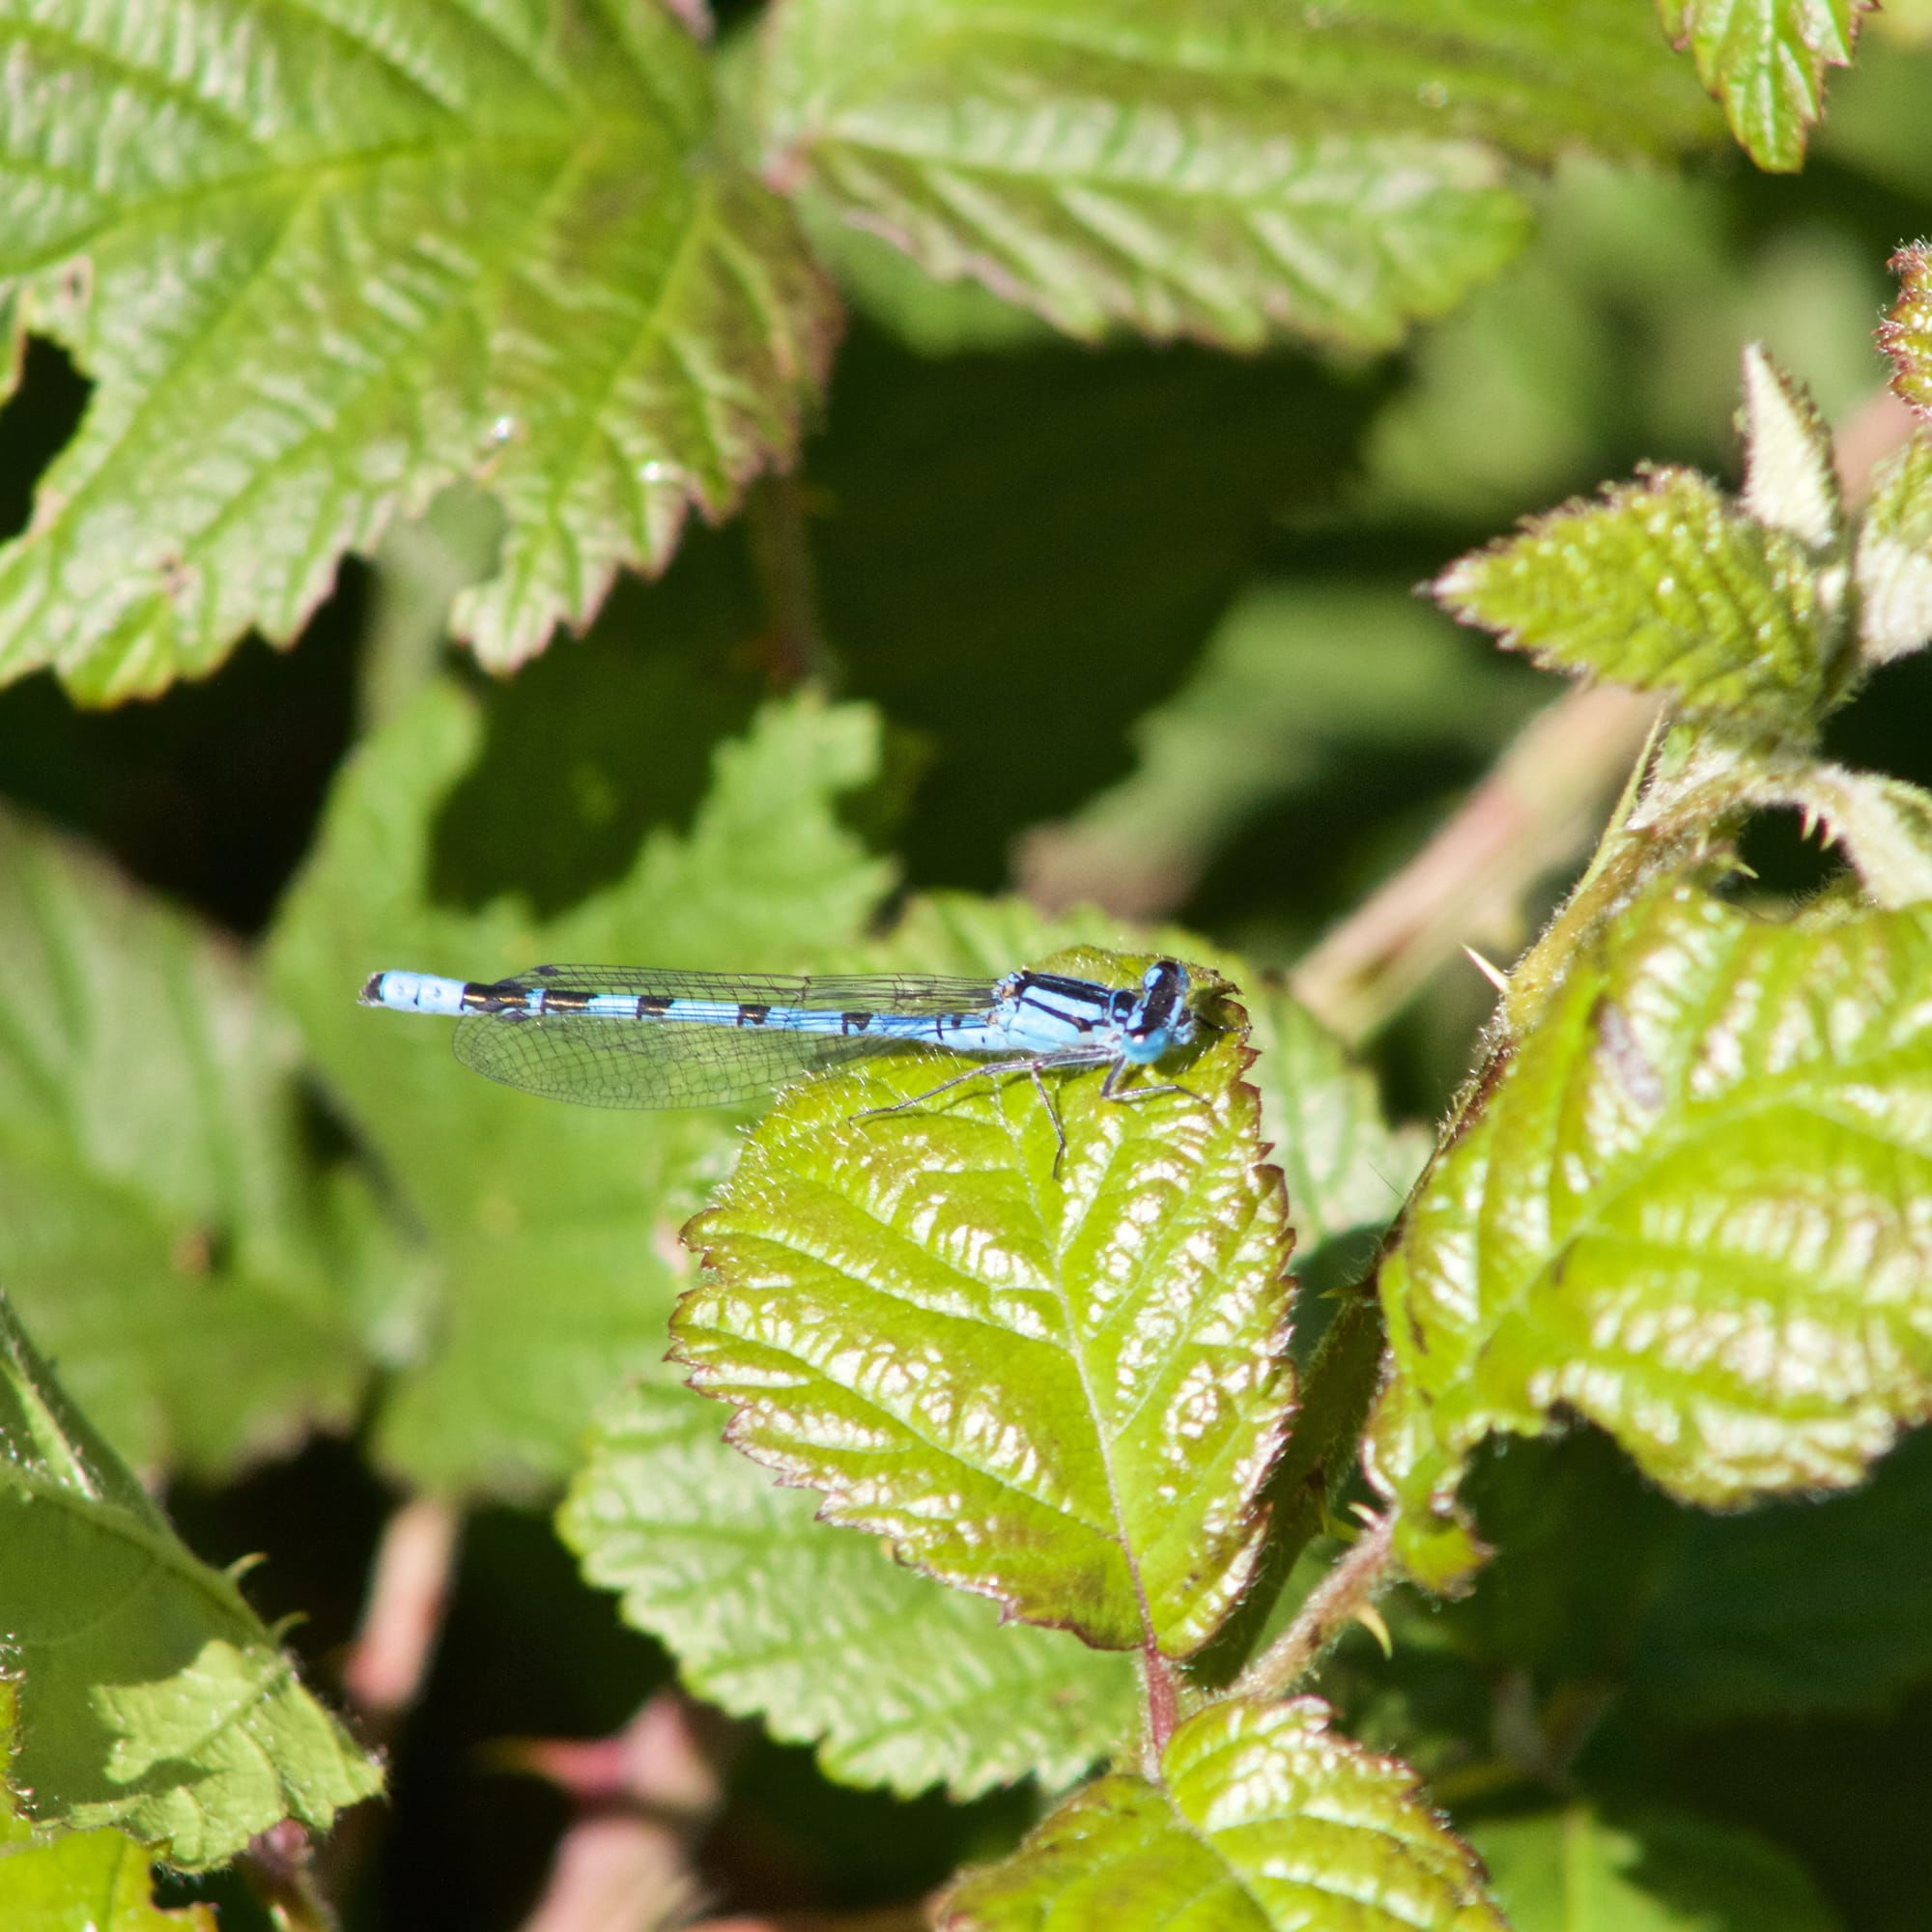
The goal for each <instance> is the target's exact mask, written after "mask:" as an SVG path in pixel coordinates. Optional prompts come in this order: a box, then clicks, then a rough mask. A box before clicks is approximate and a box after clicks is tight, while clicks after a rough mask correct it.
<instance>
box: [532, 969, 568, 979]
mask: <svg viewBox="0 0 1932 1932" xmlns="http://www.w3.org/2000/svg"><path fill="white" fill-rule="evenodd" d="M561 970H562V969H561V968H560V967H556V966H539V967H538V968H537V978H538V979H539V980H549V979H553V978H554V976H555V975H556V974H557V973H558V972H560V971H561Z"/></svg>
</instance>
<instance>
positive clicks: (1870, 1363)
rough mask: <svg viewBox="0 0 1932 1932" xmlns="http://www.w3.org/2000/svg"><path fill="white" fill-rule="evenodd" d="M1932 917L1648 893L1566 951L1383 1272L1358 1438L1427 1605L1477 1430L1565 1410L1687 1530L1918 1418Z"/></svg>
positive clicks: (1926, 1390) (1930, 1241)
mask: <svg viewBox="0 0 1932 1932" xmlns="http://www.w3.org/2000/svg"><path fill="white" fill-rule="evenodd" d="M1928 983H1932V908H1927V907H1924V906H1919V907H1914V908H1910V909H1907V910H1903V911H1898V912H1867V913H1857V914H1846V913H1841V914H1837V915H1835V916H1832V917H1820V918H1818V919H1816V920H1815V921H1813V922H1810V923H1793V924H1787V925H1774V924H1768V923H1758V922H1755V921H1753V920H1750V919H1747V918H1746V917H1745V916H1743V915H1742V914H1739V913H1737V912H1734V911H1731V910H1729V909H1728V908H1726V907H1724V906H1722V905H1719V904H1718V903H1716V902H1715V901H1713V900H1711V899H1708V898H1706V897H1703V896H1701V895H1698V894H1697V893H1695V892H1694V891H1692V890H1690V889H1689V888H1685V887H1666V888H1662V889H1657V890H1653V892H1652V893H1650V894H1649V895H1647V896H1646V897H1644V898H1643V899H1641V900H1639V901H1638V903H1637V904H1636V905H1635V906H1634V907H1633V908H1632V909H1631V910H1630V911H1629V912H1628V913H1627V914H1626V915H1625V916H1624V917H1623V919H1622V920H1621V921H1620V922H1619V923H1618V925H1617V927H1616V928H1615V930H1614V931H1613V932H1612V933H1611V934H1610V936H1608V937H1607V938H1605V939H1604V940H1601V941H1600V942H1599V943H1598V944H1597V946H1596V947H1595V948H1594V949H1593V950H1592V951H1590V952H1585V953H1583V954H1581V955H1579V956H1578V957H1577V958H1576V959H1575V960H1574V961H1573V963H1572V964H1571V966H1570V969H1569V971H1568V974H1567V976H1566V977H1565V979H1564V980H1562V982H1561V983H1560V984H1559V985H1558V987H1557V988H1556V990H1555V992H1554V993H1553V994H1552V995H1551V997H1550V1000H1549V1003H1548V1009H1547V1010H1546V1013H1545V1016H1544V1019H1543V1021H1542V1023H1541V1024H1540V1025H1539V1026H1538V1027H1537V1028H1536V1029H1535V1030H1534V1032H1532V1033H1531V1034H1530V1035H1529V1036H1528V1037H1525V1038H1524V1039H1523V1040H1522V1042H1521V1043H1520V1045H1519V1047H1518V1048H1517V1050H1516V1054H1515V1057H1514V1060H1513V1062H1512V1063H1511V1064H1510V1065H1509V1066H1508V1069H1507V1071H1506V1072H1504V1074H1503V1075H1502V1078H1501V1080H1500V1082H1499V1084H1498V1085H1497V1086H1496V1088H1495V1090H1494V1092H1493V1093H1492V1094H1491V1095H1490V1096H1489V1098H1488V1100H1487V1103H1486V1104H1484V1105H1483V1106H1482V1108H1481V1110H1480V1112H1479V1113H1478V1114H1477V1116H1476V1117H1475V1119H1474V1120H1473V1122H1471V1124H1470V1125H1469V1126H1468V1127H1467V1129H1466V1131H1464V1133H1463V1136H1462V1138H1461V1139H1460V1140H1459V1141H1458V1142H1457V1143H1456V1144H1455V1146H1454V1147H1453V1148H1452V1149H1451V1150H1450V1151H1448V1152H1447V1153H1446V1154H1445V1155H1444V1156H1443V1157H1442V1159H1441V1160H1440V1161H1439V1162H1438V1163H1437V1165H1436V1168H1435V1173H1434V1174H1433V1176H1432V1178H1431V1180H1430V1183H1429V1185H1428V1187H1427V1188H1426V1189H1425V1190H1424V1191H1423V1192H1422V1194H1421V1195H1420V1196H1419V1198H1418V1199H1417V1201H1416V1202H1415V1203H1414V1204H1413V1206H1412V1207H1411V1208H1410V1212H1409V1217H1408V1220H1407V1222H1406V1227H1405V1231H1404V1237H1403V1239H1402V1241H1401V1243H1400V1245H1399V1246H1398V1247H1397V1249H1396V1250H1395V1252H1394V1253H1393V1254H1392V1255H1391V1256H1390V1258H1389V1260H1388V1261H1387V1263H1386V1264H1384V1266H1383V1268H1382V1270H1381V1276H1380V1289H1381V1294H1382V1302H1383V1307H1384V1310H1385V1312H1386V1315H1387V1322H1388V1333H1389V1342H1390V1347H1391V1349H1392V1350H1393V1354H1394V1360H1395V1365H1396V1374H1395V1377H1394V1379H1393V1381H1392V1383H1391V1384H1390V1387H1389V1389H1388V1391H1387V1393H1386V1395H1385V1397H1384V1400H1383V1403H1382V1406H1381V1407H1380V1409H1379V1411H1378V1417H1377V1421H1376V1425H1375V1429H1374V1432H1373V1437H1372V1442H1373V1457H1374V1461H1375V1463H1376V1466H1377V1469H1378V1475H1379V1478H1380V1480H1381V1481H1382V1482H1383V1483H1384V1484H1385V1485H1386V1486H1387V1488H1388V1490H1389V1491H1390V1492H1391V1493H1392V1494H1393V1495H1394V1497H1395V1499H1396V1502H1397V1504H1398V1506H1399V1516H1398V1522H1397V1545H1398V1548H1399V1549H1400V1551H1401V1553H1402V1555H1403V1558H1404V1560H1405V1562H1406V1563H1407V1564H1408V1566H1409V1568H1410V1569H1411V1571H1412V1572H1413V1573H1414V1574H1415V1575H1416V1576H1417V1577H1418V1578H1419V1579H1420V1580H1423V1581H1425V1582H1428V1583H1430V1584H1432V1585H1433V1586H1435V1587H1441V1586H1442V1585H1444V1584H1446V1583H1450V1582H1453V1581H1455V1580H1456V1579H1457V1578H1458V1577H1461V1576H1462V1575H1463V1574H1465V1573H1466V1571H1467V1569H1468V1568H1469V1567H1470V1565H1471V1564H1472V1562H1473V1561H1474V1551H1473V1548H1471V1546H1470V1545H1469V1543H1468V1540H1467V1535H1466V1532H1465V1531H1464V1530H1463V1528H1462V1527H1461V1526H1460V1524H1459V1523H1458V1522H1457V1521H1456V1520H1455V1518H1454V1514H1453V1503H1454V1495H1455V1491H1456V1487H1457V1484H1458V1481H1459V1479H1460V1476H1461V1473H1462V1468H1463V1460H1464V1458H1465V1457H1466V1456H1467V1454H1468V1453H1469V1451H1470V1450H1471V1449H1472V1448H1473V1447H1474V1446H1475V1444H1476V1443H1477V1442H1478V1441H1479V1440H1480V1439H1481V1438H1482V1437H1483V1436H1485V1435H1489V1434H1491V1433H1492V1432H1496V1431H1503V1432H1509V1433H1513V1434H1517V1435H1535V1434H1537V1433H1539V1432H1540V1431H1541V1430H1543V1429H1544V1428H1546V1427H1547V1426H1548V1421H1549V1418H1550V1416H1551V1413H1552V1411H1554V1410H1557V1409H1559V1408H1567V1409H1570V1410H1573V1411H1576V1412H1577V1413H1579V1414H1582V1415H1585V1416H1587V1417H1589V1418H1590V1419H1591V1420H1593V1421H1595V1422H1597V1423H1599V1424H1601V1425H1602V1426H1603V1427H1604V1428H1605V1429H1606V1430H1607V1431H1608V1432H1609V1433H1610V1434H1611V1435H1614V1436H1615V1437H1616V1438H1617V1440H1618V1441H1619V1442H1620V1443H1621V1444H1622V1445H1623V1447H1624V1448H1625V1450H1626V1451H1628V1453H1629V1454H1630V1455H1631V1456H1633V1457H1634V1459H1635V1460H1636V1462H1637V1463H1638V1465H1639V1466H1640V1467H1641V1468H1642V1469H1643V1470H1644V1471H1645V1472H1646V1473H1647V1474H1648V1475H1649V1476H1650V1477H1651V1478H1652V1479H1653V1480H1654V1481H1656V1482H1658V1483H1660V1484H1662V1486H1663V1487H1664V1488H1665V1489H1666V1490H1668V1491H1669V1492H1671V1493H1672V1494H1674V1495H1676V1496H1678V1497H1680V1498H1681V1499H1683V1500H1685V1501H1688V1502H1692V1503H1697V1504H1701V1505H1703V1506H1705V1507H1707V1508H1722V1507H1725V1506H1730V1505H1735V1504H1738V1503H1741V1502H1744V1501H1746V1500H1747V1499H1749V1498H1750V1497H1752V1496H1755V1495H1759V1494H1762V1493H1765V1492H1775V1491H1781V1490H1796V1489H1825V1488H1837V1487H1842V1486H1845V1485H1848V1484H1851V1483H1855V1482H1857V1481H1859V1480H1860V1478H1861V1476H1862V1475H1863V1473H1864V1471H1865V1469H1866V1467H1867V1466H1868V1464H1869V1463H1871V1461H1872V1460H1873V1459H1874V1458H1875V1457H1876V1456H1877V1455H1879V1454H1880V1453H1881V1452H1882V1451H1883V1450H1884V1449H1885V1448H1886V1446H1887V1445H1888V1444H1889V1442H1890V1441H1891V1439H1892V1437H1893V1435H1895V1433H1896V1432H1897V1430H1898V1428H1899V1427H1900V1426H1901V1425H1902V1424H1904V1423H1907V1422H1911V1421H1914V1420H1917V1419H1918V1418H1920V1417H1923V1416H1925V1415H1926V1414H1928V1413H1932V1265H1928V1260H1932V1223H1928V1220H1927V1213H1926V1205H1927V1203H1928V1202H1932V1185H1928V1164H1932V1004H1928V1002H1927V1000H1926V997H1925V988H1926V986H1927V985H1928Z"/></svg>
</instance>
